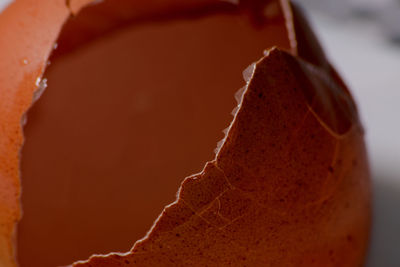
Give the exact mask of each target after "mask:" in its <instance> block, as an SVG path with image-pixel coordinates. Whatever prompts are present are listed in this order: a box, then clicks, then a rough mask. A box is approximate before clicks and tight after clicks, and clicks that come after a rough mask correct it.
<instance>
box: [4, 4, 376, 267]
mask: <svg viewBox="0 0 400 267" xmlns="http://www.w3.org/2000/svg"><path fill="white" fill-rule="evenodd" d="M0 34H1V36H4V38H3V37H2V39H1V40H0V53H1V54H2V60H1V61H0V95H1V97H0V129H1V130H0V134H1V135H2V138H0V185H1V186H0V266H6V267H7V266H17V262H18V264H19V266H22V267H25V266H33V267H35V266H41V267H47V266H60V265H62V266H65V265H68V264H71V263H72V262H75V263H73V264H72V266H188V265H194V266H360V265H362V264H363V261H364V257H365V253H366V250H367V245H368V233H369V227H370V184H369V170H368V162H367V156H366V151H365V145H364V142H363V129H362V126H361V124H360V122H359V119H358V114H357V109H356V106H355V104H354V102H353V100H352V97H351V94H350V92H349V90H348V89H347V88H346V85H345V84H344V82H343V81H342V80H341V78H340V76H339V75H338V74H337V72H336V71H335V69H334V68H333V67H332V66H331V65H330V64H329V61H328V60H327V58H326V56H325V54H324V52H323V50H322V48H321V46H320V45H319V43H318V41H317V38H316V37H315V35H314V34H313V33H312V31H311V29H310V27H309V26H308V24H307V21H306V19H305V17H304V15H303V13H302V12H301V11H300V10H299V9H298V8H297V7H296V6H293V5H292V4H291V3H290V2H288V1H284V0H283V1H266V0H265V1H264V0H247V1H244V0H243V1H238V2H236V1H234V2H232V1H219V0H202V1H195V0H186V1H183V0H174V1H163V0H151V1H129V0H118V1H117V0H105V1H101V2H98V1H87V0H83V1H80V0H70V1H61V0H60V1H54V0H51V1H50V0H45V1H41V3H40V4H38V3H37V2H36V1H33V0H16V1H14V2H12V3H11V4H10V5H9V6H7V7H6V8H5V9H4V10H3V11H2V13H0ZM54 48H56V49H55V50H54ZM249 65H250V66H249ZM248 66H249V67H248ZM246 67H248V68H247V69H246ZM245 69H246V70H245ZM243 70H245V71H244V73H243V76H244V77H243V78H244V80H243V78H242V71H243ZM46 85H47V88H46ZM244 85H245V87H243V86H244ZM241 87H243V89H242V90H240V91H239V92H238V93H236V100H237V101H238V103H236V102H235V99H234V95H235V92H237V91H238V90H239V88H241ZM45 88H46V90H44V89H45ZM232 109H233V111H232V115H233V117H232V115H231V110H232ZM227 126H229V127H228V128H227V129H226V130H224V132H223V133H222V132H221V131H222V129H224V128H226V127H227ZM221 139H222V140H221ZM219 140H221V141H220V142H219V144H218V147H217V149H215V147H216V143H217V142H218V141H219ZM23 141H24V142H23ZM23 143H24V145H23V146H22V144H23ZM214 150H215V151H216V154H214ZM183 177H187V178H186V179H182V178H183ZM182 180H183V182H182ZM21 188H22V191H21ZM177 190H178V193H176V192H177ZM21 192H22V195H21ZM174 200H175V201H174ZM168 203H171V204H169V205H168ZM21 211H22V212H21ZM161 211H162V212H161ZM160 212H161V214H160ZM21 215H23V216H22V218H21ZM157 217H158V218H157ZM155 219H156V220H155ZM154 220H155V222H154ZM149 229H150V230H149ZM146 232H147V234H146ZM136 240H138V241H136ZM135 241H136V243H135ZM132 246H133V247H132ZM110 252H112V253H110ZM123 252H125V253H123ZM108 253H109V254H108ZM91 255H93V256H91ZM102 255H104V256H102ZM85 259H87V260H85Z"/></svg>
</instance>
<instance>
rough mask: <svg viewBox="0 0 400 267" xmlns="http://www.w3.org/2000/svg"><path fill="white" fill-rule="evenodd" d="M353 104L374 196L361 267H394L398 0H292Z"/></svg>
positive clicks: (399, 212) (399, 231)
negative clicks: (362, 130)
mask: <svg viewBox="0 0 400 267" xmlns="http://www.w3.org/2000/svg"><path fill="white" fill-rule="evenodd" d="M297 2H298V3H299V4H301V5H302V6H303V7H304V8H305V9H306V12H307V13H308V15H309V18H310V20H311V22H312V24H313V26H314V30H315V31H316V33H317V35H318V36H319V38H320V40H321V42H322V44H323V47H324V48H325V51H326V52H327V54H328V56H329V58H330V60H331V61H332V63H333V64H334V65H335V66H336V67H337V69H338V70H339V72H340V73H341V75H342V76H343V78H344V79H345V81H346V82H347V84H348V85H349V87H350V89H351V90H352V93H353V95H354V97H355V99H356V101H357V104H358V108H359V111H360V115H361V119H362V121H363V123H364V127H365V132H366V140H367V145H368V149H369V155H370V161H371V166H372V167H371V171H372V177H373V192H374V216H373V232H372V242H371V248H370V254H369V257H368V263H367V265H366V266H367V267H381V266H382V267H398V266H400V103H399V101H400V0H335V1H332V0H298V1H297Z"/></svg>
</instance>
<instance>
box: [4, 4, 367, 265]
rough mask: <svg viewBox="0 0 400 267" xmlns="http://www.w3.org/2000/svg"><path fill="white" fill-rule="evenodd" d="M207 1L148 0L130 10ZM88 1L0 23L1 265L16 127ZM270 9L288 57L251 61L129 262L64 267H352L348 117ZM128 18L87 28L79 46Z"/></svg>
mask: <svg viewBox="0 0 400 267" xmlns="http://www.w3.org/2000/svg"><path fill="white" fill-rule="evenodd" d="M216 1H217V0H209V1H207V0H204V1H181V0H177V1H174V4H173V5H172V6H171V3H170V2H168V1H161V0H152V1H151V3H149V2H148V1H146V3H145V2H143V4H141V3H142V2H141V3H140V4H138V5H137V8H136V9H130V10H134V11H133V12H134V13H135V12H136V13H135V14H151V13H152V12H156V11H159V10H170V9H172V8H173V7H180V6H183V5H198V6H199V7H200V6H201V5H203V4H206V3H211V2H216ZM89 2H91V1H87V0H86V1H78V0H77V1H74V0H70V1H64V0H51V1H50V0H48V1H41V2H40V5H39V4H38V3H37V1H33V0H16V1H14V2H13V3H11V4H10V5H9V6H7V7H6V8H5V10H3V11H2V13H1V14H0V36H2V38H1V41H0V51H1V52H0V53H1V58H2V60H1V61H0V96H1V97H0V134H1V138H0V181H1V183H0V185H1V186H0V266H16V262H15V255H16V251H15V247H14V243H13V242H14V239H15V231H16V223H17V222H18V220H19V219H20V216H21V212H20V204H19V196H20V193H21V188H20V181H19V152H20V147H21V145H22V143H23V136H22V128H21V120H22V118H23V117H24V113H25V112H26V110H27V109H28V108H29V107H30V106H31V104H32V99H33V98H34V94H35V92H36V90H37V88H38V84H43V82H42V81H41V77H42V74H43V72H44V69H45V68H46V61H47V59H48V57H49V55H50V53H51V51H52V50H53V47H54V43H55V42H56V40H57V38H58V36H59V33H60V31H61V28H62V26H63V24H64V22H65V21H66V20H67V18H68V17H70V16H71V15H72V14H77V13H78V12H79V11H80V9H81V8H82V7H83V6H84V5H86V4H88V3H89ZM132 2H133V1H121V3H120V5H122V6H123V5H131V3H132ZM200 2H201V3H200ZM242 2H243V3H244V4H249V3H250V6H254V7H257V6H258V4H259V3H263V2H264V1H242ZM199 3H200V4H199ZM274 5H277V6H278V7H282V10H283V11H284V13H285V17H286V23H287V29H288V37H289V40H290V44H291V49H290V53H291V54H290V53H289V52H283V51H281V50H278V49H274V50H271V51H270V52H269V53H267V55H266V56H265V57H264V58H262V59H260V60H259V61H258V62H257V64H256V68H255V70H254V73H253V75H252V78H251V79H250V80H249V81H248V85H247V89H246V91H245V93H244V95H243V97H242V99H241V104H240V108H239V109H238V111H237V113H236V115H235V118H234V120H233V122H232V124H231V126H230V128H229V130H228V133H227V136H226V138H225V139H224V143H223V144H222V147H221V148H220V150H219V151H218V153H217V156H216V159H215V160H214V161H212V162H209V163H207V164H206V166H205V168H204V170H203V171H202V172H201V173H200V174H197V175H194V176H191V177H189V178H187V179H185V181H184V182H183V183H182V186H181V188H180V191H179V196H178V199H177V201H176V202H174V203H172V204H171V205H169V206H167V207H166V208H165V210H164V211H163V213H162V214H161V215H160V217H159V218H158V220H157V221H156V223H155V224H154V226H153V228H152V229H151V231H150V232H149V233H148V235H147V236H146V237H145V238H144V239H142V240H140V241H138V242H137V243H136V244H135V246H134V247H133V249H132V251H130V252H127V253H125V254H110V255H108V256H93V257H91V258H90V259H89V260H88V261H85V262H80V263H76V264H75V265H74V266H130V265H135V264H136V265H138V266H143V265H145V266H157V265H160V264H165V263H166V262H174V263H173V264H172V265H175V266H176V265H178V266H179V265H180V266H185V265H189V264H192V265H207V264H208V265H209V264H213V265H219V266H227V265H228V266H229V265H231V266H236V265H237V266H242V265H249V266H259V265H260V264H261V265H266V266H276V265H280V266H359V265H360V264H362V262H363V259H364V255H365V251H366V247H367V239H368V231H369V212H370V195H369V194H370V191H369V173H368V166H367V159H366V152H365V147H364V143H363V137H362V136H363V134H362V129H361V126H360V123H359V121H358V116H357V111H356V108H355V106H354V103H353V102H352V100H351V96H350V94H349V92H348V90H347V89H346V87H345V85H344V83H343V82H342V81H341V79H340V77H339V76H338V75H337V73H336V72H335V70H334V69H333V68H332V67H331V66H330V64H329V63H328V61H327V60H326V57H325V55H324V53H323V51H322V49H321V47H320V46H319V44H318V42H317V41H316V39H315V36H314V35H313V34H312V31H311V30H310V29H309V27H308V25H307V23H306V21H305V20H304V18H303V16H302V14H301V12H300V11H299V10H298V8H297V7H292V6H291V5H290V3H289V2H287V1H280V2H279V4H278V1H276V2H273V5H271V6H270V8H269V9H268V10H266V12H268V13H270V14H274ZM113 6H114V4H113V2H112V1H107V3H106V5H105V7H107V8H109V10H112V7H113ZM155 7H157V8H158V9H157V10H155ZM135 14H125V15H126V20H124V19H123V20H121V21H119V22H118V23H114V22H113V21H112V20H110V21H109V22H108V23H106V24H102V26H100V27H98V28H96V26H95V27H94V28H95V30H94V32H95V34H94V35H93V36H89V37H88V39H90V38H95V37H96V36H98V35H101V34H102V33H104V32H106V31H110V30H112V29H114V28H116V27H119V26H121V25H123V24H124V23H126V22H127V21H129V18H130V17H132V16H133V15H135ZM95 25H96V24H95ZM68 30H70V31H73V30H74V27H73V26H71V28H69V29H66V31H68ZM60 38H63V36H60ZM80 42H82V38H81V39H79V38H78V39H77V40H72V41H71V44H70V47H71V49H72V48H73V47H74V46H78V45H79V44H80ZM267 48H268V47H266V49H267ZM10 51H12V53H11V52H10ZM62 52H63V51H61V52H60V53H62ZM64 52H65V51H64ZM296 56H297V57H296ZM299 58H302V59H299ZM249 63H250V62H249ZM227 97H232V96H227ZM132 242H134V240H132ZM176 252H179V253H176Z"/></svg>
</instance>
